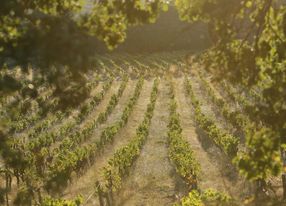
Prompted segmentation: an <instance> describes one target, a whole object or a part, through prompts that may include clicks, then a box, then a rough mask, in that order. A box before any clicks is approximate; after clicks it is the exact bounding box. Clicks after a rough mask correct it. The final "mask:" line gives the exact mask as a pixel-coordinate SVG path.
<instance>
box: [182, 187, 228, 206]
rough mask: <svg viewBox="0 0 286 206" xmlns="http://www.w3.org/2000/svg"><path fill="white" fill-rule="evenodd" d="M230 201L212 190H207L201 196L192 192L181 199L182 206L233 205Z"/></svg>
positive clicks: (194, 191) (196, 192) (221, 193)
mask: <svg viewBox="0 0 286 206" xmlns="http://www.w3.org/2000/svg"><path fill="white" fill-rule="evenodd" d="M231 201H232V199H231V197H229V196H228V195H227V194H225V193H223V192H218V191H216V190H214V189H207V190H205V191H204V192H202V193H201V194H200V193H199V192H198V191H197V190H192V191H191V192H190V193H189V195H188V196H186V197H183V198H182V199H181V202H180V205H182V206H205V205H213V204H215V205H219V206H223V205H233V204H232V203H231Z"/></svg>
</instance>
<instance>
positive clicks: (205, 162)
mask: <svg viewBox="0 0 286 206" xmlns="http://www.w3.org/2000/svg"><path fill="white" fill-rule="evenodd" d="M175 94H176V99H177V103H178V112H179V114H180V117H181V125H182V128H183V136H184V137H186V138H187V140H188V141H189V143H190V145H191V147H192V149H193V151H194V154H195V157H196V159H197V160H198V162H199V163H200V165H201V175H200V177H199V188H200V189H203V190H204V189H207V188H214V189H217V190H219V191H224V192H227V193H228V194H229V195H231V196H233V197H234V198H235V199H240V198H241V197H243V196H245V195H246V194H247V193H248V189H247V187H246V185H245V184H244V180H243V179H242V178H241V177H239V175H238V173H237V172H236V171H235V168H234V167H233V165H231V163H230V160H229V159H228V158H227V157H226V156H225V154H224V153H223V152H222V151H221V150H220V149H219V148H218V147H216V146H215V145H214V143H213V142H211V141H210V140H209V139H208V137H206V136H205V134H204V132H203V131H201V130H200V129H199V128H198V127H197V125H196V123H195V120H194V111H193V108H192V106H191V102H190V100H189V98H188V97H187V96H186V95H185V88H184V80H183V79H177V80H176V81H175ZM200 101H201V99H200Z"/></svg>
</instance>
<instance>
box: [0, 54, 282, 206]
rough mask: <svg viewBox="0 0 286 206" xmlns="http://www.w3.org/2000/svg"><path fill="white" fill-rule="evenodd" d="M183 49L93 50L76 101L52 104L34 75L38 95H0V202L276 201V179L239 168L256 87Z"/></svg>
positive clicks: (278, 192)
mask: <svg viewBox="0 0 286 206" xmlns="http://www.w3.org/2000/svg"><path fill="white" fill-rule="evenodd" d="M186 54H187V52H184V51H182V52H173V53H155V54H150V55H146V54H145V55H128V54H111V55H99V56H97V57H96V59H97V64H96V65H97V66H96V67H95V68H94V69H93V70H92V71H90V74H89V75H88V83H87V84H88V89H89V90H90V97H89V98H87V99H85V100H83V101H82V102H81V103H80V104H79V105H77V107H76V108H68V109H66V110H55V108H57V104H58V103H59V101H58V100H57V99H56V98H55V97H53V96H52V95H51V94H52V92H53V90H54V88H52V87H50V86H48V85H46V84H45V83H43V82H41V81H38V82H37V81H36V80H34V82H37V83H38V85H36V86H37V87H38V88H40V89H39V91H40V93H39V95H38V97H37V98H34V99H32V98H30V97H26V98H23V97H22V96H21V95H20V94H19V93H14V94H13V95H10V96H5V97H2V98H1V116H2V120H3V123H4V119H5V124H6V125H8V126H7V128H8V129H9V130H8V131H6V133H8V134H9V136H5V137H4V136H3V137H1V138H2V140H1V148H2V150H3V152H2V156H1V181H0V183H1V191H0V192H1V202H2V203H1V204H3V205H99V206H103V205H191V206H192V205H194V206H196V205H198V206H200V205H203V204H205V205H253V204H254V201H253V196H254V195H255V194H256V193H257V188H262V189H263V190H264V191H263V192H261V193H263V195H265V196H267V197H270V198H268V199H267V200H269V199H271V203H269V204H268V203H267V201H266V200H263V201H264V202H263V203H264V204H263V205H273V199H274V202H277V203H276V204H277V205H283V204H282V203H279V200H280V198H281V196H282V193H283V191H282V181H281V179H280V178H279V177H275V176H272V177H270V178H268V179H266V181H265V184H267V187H266V185H265V187H264V186H262V187H261V186H257V185H256V184H257V182H253V181H250V180H248V179H247V178H246V177H245V176H244V175H243V174H241V173H240V172H239V169H238V168H237V161H238V158H239V155H240V154H241V153H242V152H244V151H247V150H248V147H247V145H246V141H247V140H246V133H247V131H248V128H247V127H249V125H251V123H253V121H254V120H253V119H252V118H250V116H251V115H250V114H248V112H247V111H248V110H247V108H249V107H251V105H252V103H253V101H257V99H259V93H258V92H257V91H255V90H250V91H249V90H247V89H245V88H243V87H241V88H238V87H237V85H232V84H231V83H230V82H226V81H213V77H212V75H211V73H209V72H207V71H206V70H205V68H204V65H202V64H200V63H199V62H198V61H196V60H195V59H194V58H192V57H188V56H186ZM187 57H188V58H187ZM13 71H14V70H13ZM3 72H9V71H3ZM14 72H15V71H14ZM1 75H4V73H2V74H1ZM10 75H13V76H17V75H18V76H19V75H20V76H21V73H16V72H15V73H10ZM22 81H28V80H27V79H22ZM28 103H29V107H27V104H28ZM11 110H12V111H13V110H16V111H14V115H12V116H9V115H8V111H10V112H11ZM55 111H56V112H55ZM256 195H257V194H256ZM256 204H260V205H261V203H256Z"/></svg>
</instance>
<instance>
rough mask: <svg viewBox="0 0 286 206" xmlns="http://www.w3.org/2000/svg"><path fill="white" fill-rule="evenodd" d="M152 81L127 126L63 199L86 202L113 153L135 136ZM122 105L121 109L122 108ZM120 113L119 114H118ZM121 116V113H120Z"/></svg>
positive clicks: (144, 87) (148, 83) (90, 203)
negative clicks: (81, 199)
mask: <svg viewBox="0 0 286 206" xmlns="http://www.w3.org/2000/svg"><path fill="white" fill-rule="evenodd" d="M152 84H153V81H148V82H147V81H145V82H144V85H143V88H142V91H141V94H140V96H139V99H138V102H137V104H136V105H135V107H134V110H133V112H132V113H131V116H130V117H129V121H128V123H127V125H126V126H125V127H124V128H123V129H121V130H120V132H119V133H118V134H117V135H116V136H115V138H114V142H113V144H112V145H107V146H106V148H105V149H104V151H103V153H102V154H101V155H100V157H98V158H97V160H96V161H95V164H94V165H92V166H91V167H90V168H89V169H88V170H87V171H86V173H85V174H84V175H83V176H81V177H80V178H75V180H74V181H73V184H72V185H71V186H70V187H69V188H67V189H66V191H65V192H64V198H72V197H74V196H76V195H77V194H82V195H83V196H84V199H85V200H86V199H87V198H88V197H89V196H90V194H92V193H93V191H94V186H95V181H96V180H97V179H98V178H100V175H101V171H102V168H103V167H104V166H106V165H107V162H108V160H109V159H110V158H112V156H113V154H114V152H115V151H116V150H117V149H119V148H121V147H122V146H124V145H126V144H127V143H128V141H129V140H130V139H131V138H132V137H134V135H135V134H136V128H137V126H138V125H139V123H140V122H141V121H142V120H143V118H144V113H145V110H146V107H147V104H148V103H149V97H150V94H151V90H152ZM129 94H131V93H130V91H129ZM124 106H125V105H122V106H121V107H124ZM119 113H120V112H119ZM120 114H121V113H120ZM97 201H98V198H97V197H96V196H92V197H91V198H90V199H89V201H88V202H87V204H86V205H97Z"/></svg>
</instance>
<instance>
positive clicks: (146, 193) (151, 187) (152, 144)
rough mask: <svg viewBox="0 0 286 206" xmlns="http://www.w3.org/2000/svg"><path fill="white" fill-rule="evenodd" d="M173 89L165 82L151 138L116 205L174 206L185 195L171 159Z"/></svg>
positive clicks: (154, 118)
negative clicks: (170, 119)
mask: <svg viewBox="0 0 286 206" xmlns="http://www.w3.org/2000/svg"><path fill="white" fill-rule="evenodd" d="M168 92H169V87H168V86H167V85H166V82H165V81H163V80H162V82H161V83H160V86H159V93H158V99H157V103H156V106H155V107H156V108H155V110H154V116H153V118H152V122H151V126H150V134H149V136H148V138H147V141H146V143H145V145H144V146H143V149H142V152H141V155H140V156H139V158H138V159H137V161H136V163H135V165H134V167H133V169H132V170H131V172H130V176H128V178H127V179H126V182H125V183H124V184H123V187H122V189H121V190H120V192H119V194H117V195H116V198H115V202H116V203H117V204H116V205H126V206H127V205H128V206H129V205H132V206H139V205H150V206H151V205H152V206H156V205H164V206H165V205H172V204H173V203H174V202H175V201H176V196H180V195H181V194H183V193H184V192H185V191H184V190H185V189H184V183H183V181H182V180H181V179H180V178H179V177H178V176H177V174H176V172H175V169H174V167H172V165H171V163H170V162H169V158H168V148H167V124H168V118H169V111H168V108H169V107H168V103H169V94H168Z"/></svg>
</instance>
